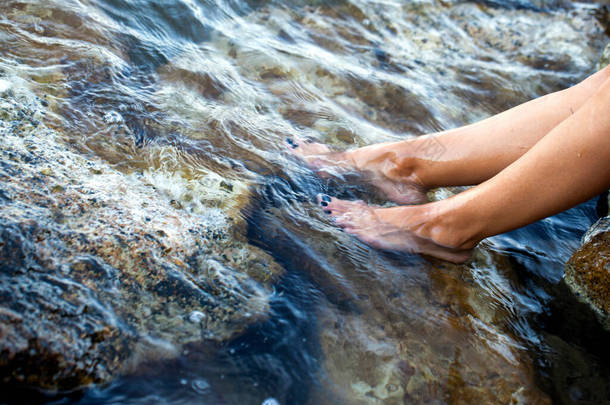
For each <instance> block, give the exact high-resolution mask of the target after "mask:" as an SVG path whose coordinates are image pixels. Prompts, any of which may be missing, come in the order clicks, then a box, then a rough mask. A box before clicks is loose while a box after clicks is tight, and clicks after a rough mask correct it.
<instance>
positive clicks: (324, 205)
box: [320, 201, 328, 207]
mask: <svg viewBox="0 0 610 405" xmlns="http://www.w3.org/2000/svg"><path fill="white" fill-rule="evenodd" d="M320 205H321V206H323V207H326V206H327V205H328V203H327V202H326V201H320Z"/></svg>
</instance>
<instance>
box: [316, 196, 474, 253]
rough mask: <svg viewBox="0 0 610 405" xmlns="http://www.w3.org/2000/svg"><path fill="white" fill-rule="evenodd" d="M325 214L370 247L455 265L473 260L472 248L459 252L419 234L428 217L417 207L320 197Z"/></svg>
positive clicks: (319, 200)
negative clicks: (378, 205) (445, 261)
mask: <svg viewBox="0 0 610 405" xmlns="http://www.w3.org/2000/svg"><path fill="white" fill-rule="evenodd" d="M318 202H319V204H320V205H321V206H322V208H323V209H324V211H325V212H326V213H328V214H330V215H332V216H333V218H334V220H335V223H336V224H337V225H338V226H340V227H341V228H343V230H344V231H345V232H347V233H350V234H352V235H354V236H356V237H357V238H358V239H360V240H362V241H363V242H365V243H367V244H368V245H370V246H372V247H375V248H378V249H383V250H389V251H397V252H409V253H423V254H427V255H430V256H434V257H437V258H440V259H443V260H448V261H450V262H454V263H463V262H465V261H467V260H468V259H470V257H471V254H472V249H455V248H451V247H447V246H443V245H441V244H439V243H436V242H435V241H434V240H432V239H431V238H427V237H423V236H421V235H419V234H418V233H419V230H420V228H421V225H422V224H423V222H424V218H423V217H422V216H421V215H420V214H418V213H416V212H414V208H417V207H393V208H380V207H372V206H369V205H366V204H365V203H363V202H361V201H344V200H339V199H336V198H331V197H329V196H326V195H320V196H318Z"/></svg>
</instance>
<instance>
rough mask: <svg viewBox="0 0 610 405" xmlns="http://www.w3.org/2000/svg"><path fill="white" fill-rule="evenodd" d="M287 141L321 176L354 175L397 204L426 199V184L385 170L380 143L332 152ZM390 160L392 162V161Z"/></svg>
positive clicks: (422, 201) (386, 162)
mask: <svg viewBox="0 0 610 405" xmlns="http://www.w3.org/2000/svg"><path fill="white" fill-rule="evenodd" d="M286 144H287V145H288V147H289V149H290V151H291V152H292V153H293V154H294V155H295V156H298V157H299V158H301V159H302V160H303V161H305V163H307V165H308V166H309V167H310V168H311V169H312V170H315V171H316V173H318V175H319V176H320V177H323V178H328V177H331V176H332V177H339V178H344V177H346V176H353V175H356V177H357V178H358V179H360V181H365V182H368V183H370V184H372V185H374V186H375V187H377V188H378V189H379V190H380V191H381V192H383V193H384V194H385V196H386V197H387V198H388V199H389V200H390V201H394V202H396V203H398V204H421V203H425V202H428V199H427V198H426V191H427V190H426V188H425V187H424V186H423V185H422V184H420V183H419V182H418V181H417V180H415V179H414V178H412V177H411V178H404V179H393V178H390V177H388V175H386V174H385V173H384V168H385V167H387V166H388V163H389V162H388V159H387V158H386V157H385V156H384V155H383V154H380V151H379V147H364V148H360V149H356V150H353V151H345V152H333V151H332V150H331V149H330V148H329V147H328V146H327V145H324V144H322V143H315V142H303V141H301V140H294V139H291V138H288V139H286ZM386 155H387V153H386ZM389 164H390V165H393V163H389ZM350 180H351V179H350Z"/></svg>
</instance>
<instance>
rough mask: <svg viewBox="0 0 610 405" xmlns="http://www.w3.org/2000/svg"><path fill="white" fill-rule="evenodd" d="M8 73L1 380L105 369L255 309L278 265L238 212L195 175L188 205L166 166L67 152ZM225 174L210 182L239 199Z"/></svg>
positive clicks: (39, 383)
mask: <svg viewBox="0 0 610 405" xmlns="http://www.w3.org/2000/svg"><path fill="white" fill-rule="evenodd" d="M10 80H11V83H12V85H11V86H12V87H11V90H12V95H11V96H5V97H3V98H2V100H1V101H0V109H1V111H2V112H3V115H2V117H1V120H0V135H1V136H0V381H1V382H2V383H4V384H13V383H19V384H23V385H27V386H34V387H41V388H46V389H71V388H75V387H78V386H81V385H84V384H89V383H93V382H95V383H97V382H104V381H108V380H109V379H111V378H112V377H114V376H116V375H117V374H119V373H122V372H127V371H129V370H131V369H133V368H134V367H136V365H137V364H139V363H141V362H142V361H148V360H154V359H157V358H166V357H171V356H175V355H176V353H178V352H179V349H180V347H181V346H183V345H187V344H193V343H197V342H204V341H211V342H214V341H216V342H218V341H224V340H226V339H229V338H231V337H233V336H235V335H237V334H239V333H240V332H241V331H243V330H244V328H245V327H246V326H247V325H249V324H250V323H252V322H254V321H256V320H258V319H261V318H262V317H264V316H265V314H266V312H267V310H268V305H269V303H268V300H269V297H270V295H271V284H272V283H273V282H274V281H275V280H276V278H277V277H278V276H279V275H280V274H281V272H282V270H281V268H280V267H279V266H278V265H277V264H275V263H274V262H273V260H272V259H271V258H270V257H269V256H268V255H266V254H265V253H263V252H262V251H261V250H259V249H257V248H255V247H253V246H251V245H249V244H248V243H247V242H246V241H245V238H244V236H243V224H242V223H241V222H239V221H231V220H230V219H229V218H230V215H235V216H239V214H238V213H237V212H233V213H231V214H229V213H230V210H223V207H221V206H218V205H215V204H213V201H214V198H210V200H208V201H207V202H206V201H205V199H203V198H202V193H205V187H204V185H203V184H202V185H201V186H200V190H199V194H197V195H198V203H197V207H196V209H195V208H192V207H190V208H189V207H184V206H182V205H177V204H172V202H171V201H172V194H171V187H170V186H169V184H171V182H172V181H173V179H172V178H171V176H169V175H166V177H165V178H163V179H161V177H160V176H161V174H160V172H156V174H155V173H152V172H151V174H148V175H147V174H146V173H144V174H138V173H131V174H125V173H121V172H118V171H117V170H115V169H113V168H112V167H110V166H109V165H108V164H107V163H105V162H103V161H100V160H99V159H90V158H85V157H83V156H82V155H79V154H77V153H74V152H73V151H71V150H70V149H69V148H68V147H67V146H66V145H65V144H63V143H62V141H61V138H62V137H61V134H60V133H59V132H57V131H55V130H52V129H50V128H49V127H47V126H46V125H45V124H44V120H43V119H42V117H43V114H42V112H43V111H42V110H40V105H41V104H40V103H38V102H37V99H36V96H35V95H34V94H33V93H32V92H31V91H30V90H29V88H28V85H27V82H25V81H24V80H23V79H20V78H19V77H11V79H10ZM32 119H35V120H40V121H41V122H42V123H40V124H38V125H32V123H31V121H32ZM222 181H225V183H226V184H229V183H230V184H231V185H232V188H228V187H224V188H221V189H220V190H218V191H214V193H218V194H216V195H219V194H220V193H224V194H223V195H224V196H225V197H226V198H232V194H231V193H233V194H234V196H235V197H236V199H235V200H236V201H240V199H239V198H237V197H238V196H239V193H240V190H241V191H243V190H244V188H243V187H241V186H239V185H237V184H236V183H235V182H234V181H232V180H227V179H223V178H219V179H218V183H221V182H222ZM163 184H165V189H163V187H161V185H163ZM242 200H243V197H242ZM246 201H247V199H246ZM239 204H242V205H235V204H234V205H233V207H234V208H238V207H243V201H241V202H240V203H239ZM193 314H197V315H193Z"/></svg>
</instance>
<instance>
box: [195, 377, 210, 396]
mask: <svg viewBox="0 0 610 405" xmlns="http://www.w3.org/2000/svg"><path fill="white" fill-rule="evenodd" d="M191 387H192V388H193V390H194V391H195V392H196V393H198V394H202V395H203V394H208V393H209V392H210V383H209V382H207V381H206V380H204V379H201V378H198V379H196V380H193V382H192V383H191Z"/></svg>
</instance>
